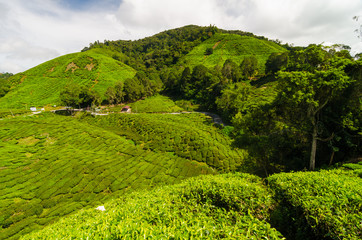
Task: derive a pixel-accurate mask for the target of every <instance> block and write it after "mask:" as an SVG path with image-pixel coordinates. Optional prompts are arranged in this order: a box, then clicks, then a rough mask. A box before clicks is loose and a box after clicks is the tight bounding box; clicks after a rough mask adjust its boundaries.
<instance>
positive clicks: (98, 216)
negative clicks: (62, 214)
mask: <svg viewBox="0 0 362 240" xmlns="http://www.w3.org/2000/svg"><path fill="white" fill-rule="evenodd" d="M271 197H272V195H271V194H270V193H269V192H268V190H267V189H266V188H265V186H263V184H262V181H261V179H260V178H258V177H256V176H252V175H248V174H228V175H218V176H204V177H198V178H193V179H189V180H187V181H185V182H183V183H181V184H179V185H174V186H169V187H163V188H158V189H155V190H152V191H147V192H135V193H132V194H130V195H128V196H124V197H121V198H120V199H117V200H112V201H110V202H108V203H106V204H105V205H104V207H105V211H104V212H101V211H98V210H95V209H90V210H87V211H81V212H79V213H77V214H76V215H73V216H70V217H68V218H64V219H61V220H60V221H59V222H58V223H56V224H54V225H51V226H49V227H46V228H45V229H43V230H42V231H40V232H36V233H33V234H30V235H28V236H25V237H24V238H23V239H47V238H48V237H49V236H51V238H53V239H284V238H283V237H282V235H281V234H280V233H279V232H278V231H277V230H275V229H274V228H272V227H271V226H270V225H269V224H268V223H267V222H266V221H265V220H266V219H267V218H268V216H269V213H268V212H269V210H270V208H271V207H272V204H273V200H272V198H271Z"/></svg>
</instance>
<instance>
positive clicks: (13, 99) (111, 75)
mask: <svg viewBox="0 0 362 240" xmlns="http://www.w3.org/2000/svg"><path fill="white" fill-rule="evenodd" d="M109 55H110V54H109V53H108V52H107V51H105V50H102V49H94V50H90V51H87V52H81V53H73V54H68V55H64V56H61V57H59V58H55V59H53V60H50V61H48V62H45V63H43V64H40V65H39V66H36V67H34V68H32V69H29V70H27V71H25V72H23V73H19V74H16V75H14V76H13V77H11V78H10V79H9V81H10V83H11V86H12V87H11V90H10V92H9V93H8V94H7V95H5V96H4V97H3V98H0V106H1V108H23V109H25V108H26V107H28V108H29V107H30V106H35V107H40V106H45V105H59V104H60V100H59V94H60V92H61V91H62V90H63V88H64V87H65V86H66V85H67V84H68V83H70V82H74V83H77V84H79V85H82V86H86V87H87V88H89V89H93V90H95V91H97V92H98V93H99V94H100V95H101V96H103V95H104V92H105V91H106V89H107V88H108V87H109V86H113V85H114V84H115V83H116V82H118V81H124V80H125V79H126V78H132V77H133V76H134V75H135V70H133V69H132V68H130V67H129V66H127V65H125V64H123V63H122V62H120V61H117V60H115V59H113V58H112V57H110V56H109Z"/></svg>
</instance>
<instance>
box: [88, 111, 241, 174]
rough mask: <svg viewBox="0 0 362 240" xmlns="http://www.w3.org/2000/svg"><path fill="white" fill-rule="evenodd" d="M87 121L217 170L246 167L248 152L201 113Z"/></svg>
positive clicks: (117, 116)
mask: <svg viewBox="0 0 362 240" xmlns="http://www.w3.org/2000/svg"><path fill="white" fill-rule="evenodd" d="M88 122H89V123H90V124H96V125H97V126H100V127H103V128H105V129H107V130H110V131H113V132H115V133H116V134H119V135H122V136H126V137H127V138H128V139H132V140H133V141H135V142H136V143H137V144H139V145H141V146H142V147H143V148H144V149H150V150H153V151H161V152H171V153H174V154H176V155H177V156H179V157H182V158H187V159H190V160H195V161H198V162H203V163H207V164H208V165H209V166H212V167H214V168H216V169H218V170H219V171H225V172H228V171H235V170H246V169H245V167H246V166H245V165H244V163H245V161H244V160H245V159H246V157H247V152H246V151H244V150H240V149H234V148H232V146H231V145H232V142H231V140H230V139H229V138H228V137H226V136H224V135H223V134H221V132H220V131H219V130H218V129H217V128H215V127H214V126H213V125H212V123H211V119H210V118H209V117H206V116H205V115H203V114H197V113H192V114H112V115H109V116H101V117H97V118H88Z"/></svg>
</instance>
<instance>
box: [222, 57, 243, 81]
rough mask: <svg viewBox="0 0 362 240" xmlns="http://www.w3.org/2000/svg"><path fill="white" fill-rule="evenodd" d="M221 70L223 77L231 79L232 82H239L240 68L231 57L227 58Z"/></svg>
mask: <svg viewBox="0 0 362 240" xmlns="http://www.w3.org/2000/svg"><path fill="white" fill-rule="evenodd" d="M221 72H222V75H223V76H224V77H225V78H227V79H229V80H231V81H232V82H239V81H240V80H241V71H240V68H239V66H238V65H237V64H236V63H235V62H233V61H232V60H231V59H227V60H226V61H225V62H224V65H223V68H222V70H221Z"/></svg>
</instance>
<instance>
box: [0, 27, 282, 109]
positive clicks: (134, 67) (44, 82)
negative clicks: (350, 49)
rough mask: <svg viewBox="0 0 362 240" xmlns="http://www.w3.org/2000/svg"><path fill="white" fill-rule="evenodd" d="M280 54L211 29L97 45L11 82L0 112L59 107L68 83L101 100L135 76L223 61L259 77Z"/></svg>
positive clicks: (247, 37) (264, 43) (258, 41)
mask: <svg viewBox="0 0 362 240" xmlns="http://www.w3.org/2000/svg"><path fill="white" fill-rule="evenodd" d="M207 48H212V49H213V54H211V55H205V51H206V49H207ZM283 51H286V50H285V49H284V48H283V47H282V46H279V45H278V44H276V43H274V42H272V41H268V40H267V39H266V38H264V37H257V36H254V35H253V34H251V33H246V32H241V31H236V32H235V31H234V32H228V31H225V30H221V29H217V28H216V27H214V26H209V27H199V26H194V25H190V26H185V27H182V28H177V29H172V30H168V31H164V32H161V33H159V34H156V35H154V36H151V37H147V38H144V39H140V40H136V41H124V40H119V41H107V40H105V42H104V43H100V42H99V41H96V42H95V43H93V44H90V46H89V47H85V48H84V49H83V50H82V52H80V53H73V54H68V55H64V56H61V57H58V58H55V59H53V60H50V61H48V62H45V63H43V64H40V65H38V66H36V67H34V68H32V69H29V70H27V71H25V72H23V73H19V74H16V75H14V76H12V77H10V78H9V79H8V81H9V82H10V85H11V88H10V91H9V92H8V93H7V94H6V95H5V96H4V97H2V98H0V109H6V108H23V109H25V108H29V107H30V106H36V107H41V106H45V105H59V104H60V99H59V94H60V92H61V91H62V90H63V88H64V87H65V86H66V85H67V84H68V83H70V82H74V83H77V84H79V85H82V86H85V87H87V88H89V89H90V90H95V91H96V92H98V93H99V94H100V96H101V97H102V98H103V100H104V99H105V96H104V93H105V92H106V89H107V88H108V87H110V86H114V84H115V83H116V82H118V81H124V80H125V79H127V78H133V77H134V76H135V74H136V73H137V72H143V73H145V74H146V75H142V74H143V73H142V74H141V75H140V76H147V78H148V79H150V80H151V81H156V82H160V81H161V80H160V79H162V80H164V76H163V75H164V72H165V69H167V68H170V69H171V68H173V70H171V71H174V70H175V69H178V68H179V66H182V67H187V66H189V67H191V68H193V67H194V66H196V65H198V64H203V65H205V66H206V67H214V66H215V65H221V66H222V64H223V63H224V62H225V60H227V59H231V60H233V61H234V62H236V63H237V64H240V63H241V62H242V60H243V59H244V57H246V56H252V55H254V56H256V57H257V59H258V61H259V66H260V70H261V71H263V69H264V64H265V62H266V59H267V58H268V57H269V55H270V54H271V53H274V52H283ZM174 67H176V68H174ZM147 81H148V80H147ZM147 81H146V82H147ZM131 85H132V84H131ZM153 85H155V84H153ZM156 85H158V84H156ZM145 87H146V88H147V86H145ZM160 89H161V88H160ZM146 91H147V90H146ZM141 97H145V96H141Z"/></svg>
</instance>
